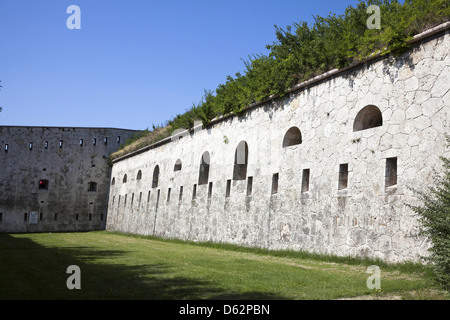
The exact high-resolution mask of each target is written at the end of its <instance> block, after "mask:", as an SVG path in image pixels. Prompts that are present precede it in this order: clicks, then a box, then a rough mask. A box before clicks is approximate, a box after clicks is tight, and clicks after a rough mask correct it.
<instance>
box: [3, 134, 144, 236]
mask: <svg viewBox="0 0 450 320" xmlns="http://www.w3.org/2000/svg"><path fill="white" fill-rule="evenodd" d="M134 134H135V131H133V130H124V129H112V128H62V127H61V128H59V127H21V126H0V143H1V145H0V148H1V149H0V232H43V231H45V232H47V231H53V232H56V231H87V230H98V229H104V227H105V224H106V214H107V203H108V193H109V180H110V179H109V178H110V174H111V166H110V165H109V163H108V159H109V155H110V154H111V153H112V152H114V151H116V150H117V149H118V147H119V145H120V144H121V143H123V142H125V140H126V139H127V138H129V137H131V136H133V135H134Z"/></svg>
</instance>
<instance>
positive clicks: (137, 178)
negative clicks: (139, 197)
mask: <svg viewBox="0 0 450 320" xmlns="http://www.w3.org/2000/svg"><path fill="white" fill-rule="evenodd" d="M141 179H142V171H141V170H139V171H138V173H137V176H136V180H141Z"/></svg>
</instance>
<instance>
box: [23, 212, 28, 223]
mask: <svg viewBox="0 0 450 320" xmlns="http://www.w3.org/2000/svg"><path fill="white" fill-rule="evenodd" d="M27 220H28V212H25V213H24V214H23V221H27Z"/></svg>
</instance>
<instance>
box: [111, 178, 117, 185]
mask: <svg viewBox="0 0 450 320" xmlns="http://www.w3.org/2000/svg"><path fill="white" fill-rule="evenodd" d="M115 184H116V178H115V177H113V178H112V180H111V185H112V186H113V185H115Z"/></svg>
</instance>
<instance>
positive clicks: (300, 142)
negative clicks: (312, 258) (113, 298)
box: [83, 24, 450, 262]
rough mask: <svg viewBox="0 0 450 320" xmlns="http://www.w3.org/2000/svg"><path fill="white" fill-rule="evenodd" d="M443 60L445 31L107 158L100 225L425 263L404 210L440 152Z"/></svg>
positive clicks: (445, 120)
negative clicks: (180, 134)
mask: <svg viewBox="0 0 450 320" xmlns="http://www.w3.org/2000/svg"><path fill="white" fill-rule="evenodd" d="M449 52H450V36H449V31H448V24H447V27H446V28H445V29H444V31H442V32H440V33H438V34H434V35H430V36H427V37H422V38H420V37H419V38H418V39H417V40H416V41H415V42H414V45H413V48H412V49H411V50H410V51H409V52H407V53H405V54H403V55H402V56H400V57H398V58H396V59H390V58H384V59H382V58H375V59H372V60H369V61H366V62H364V63H360V64H358V65H355V66H352V67H350V68H347V69H346V70H342V71H336V72H334V71H333V72H330V73H329V74H325V75H323V76H321V77H318V78H317V79H313V80H312V81H308V82H306V83H303V84H301V85H299V86H297V87H296V88H295V90H293V91H292V92H290V93H289V94H288V95H286V96H285V97H282V98H274V99H270V100H268V101H266V102H264V103H260V104H257V105H255V106H252V107H249V108H248V109H247V110H246V111H245V112H244V113H243V114H242V115H240V116H228V117H223V118H220V119H217V120H215V121H213V122H212V123H211V124H210V125H208V126H207V127H205V128H196V129H195V130H193V131H190V132H189V134H186V135H184V136H183V137H182V138H181V139H178V137H177V138H176V139H174V138H173V137H172V138H170V139H166V140H165V141H162V142H159V143H157V144H155V145H152V146H149V147H146V148H144V149H141V150H138V151H136V152H134V153H132V154H129V155H127V156H124V157H122V158H119V159H117V160H115V161H114V162H113V168H112V176H111V181H110V194H109V205H108V219H107V224H106V229H107V230H115V231H121V232H130V233H136V234H142V235H155V236H159V237H164V238H177V239H183V240H191V241H213V242H223V243H233V244H239V245H246V246H254V247H261V248H269V249H293V250H306V251H311V252H319V253H325V254H335V255H353V256H364V257H373V258H381V259H383V260H386V261H392V262H397V261H405V260H416V259H417V258H418V255H426V254H427V249H428V247H429V243H428V242H427V241H426V240H425V239H423V238H420V237H417V236H415V235H413V234H414V233H415V232H417V230H418V224H417V221H416V217H415V216H414V214H413V212H412V211H411V210H410V209H409V208H408V207H407V206H406V204H407V203H410V204H416V203H417V198H416V196H415V194H414V193H413V191H411V190H410V187H414V188H417V189H419V190H425V189H426V188H428V187H429V186H430V185H432V184H433V181H434V173H435V170H437V171H438V172H439V170H440V169H441V168H442V163H441V161H440V159H439V157H440V156H449V152H448V151H446V150H447V149H446V139H445V134H446V133H449V125H450V108H449V107H450V92H449V87H450V79H449V76H450V54H449ZM88 180H89V179H88ZM86 181H87V180H86ZM83 186H84V187H85V185H83ZM411 235H413V236H411Z"/></svg>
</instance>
